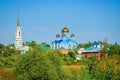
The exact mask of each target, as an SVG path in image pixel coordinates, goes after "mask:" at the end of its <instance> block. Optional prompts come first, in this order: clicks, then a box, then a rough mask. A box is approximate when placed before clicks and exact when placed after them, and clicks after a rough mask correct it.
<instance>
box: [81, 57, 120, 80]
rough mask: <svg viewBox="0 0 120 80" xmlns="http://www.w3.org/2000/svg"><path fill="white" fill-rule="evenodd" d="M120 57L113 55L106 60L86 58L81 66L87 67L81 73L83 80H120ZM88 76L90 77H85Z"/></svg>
mask: <svg viewBox="0 0 120 80" xmlns="http://www.w3.org/2000/svg"><path fill="white" fill-rule="evenodd" d="M119 57H120V56H119V55H112V56H108V57H107V59H105V60H104V59H103V60H97V59H95V58H94V57H91V58H89V59H86V58H84V59H83V60H82V62H81V65H84V66H86V67H85V68H83V69H82V71H81V72H80V74H81V80H119V79H120V77H119V75H120V68H119V67H120V62H119V60H120V59H119ZM86 75H87V76H88V77H85V76H86Z"/></svg>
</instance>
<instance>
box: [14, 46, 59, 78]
mask: <svg viewBox="0 0 120 80" xmlns="http://www.w3.org/2000/svg"><path fill="white" fill-rule="evenodd" d="M48 55H49V56H48ZM59 63H60V62H59V59H58V57H57V55H54V52H52V53H51V52H48V53H47V52H46V51H44V50H42V49H41V47H40V46H38V45H37V46H35V49H33V50H31V51H28V52H27V53H26V54H23V55H20V58H19V61H18V63H17V65H16V70H15V75H16V78H17V79H18V80H23V79H24V80H59V78H60V74H61V73H60V72H58V71H59V70H60V67H61V65H60V64H59Z"/></svg>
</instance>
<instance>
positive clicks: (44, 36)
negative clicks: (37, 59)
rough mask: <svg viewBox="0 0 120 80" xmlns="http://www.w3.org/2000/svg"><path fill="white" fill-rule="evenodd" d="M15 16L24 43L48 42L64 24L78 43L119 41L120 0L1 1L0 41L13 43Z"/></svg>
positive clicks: (52, 39) (53, 38) (59, 31)
mask: <svg viewBox="0 0 120 80" xmlns="http://www.w3.org/2000/svg"><path fill="white" fill-rule="evenodd" d="M17 15H19V17H20V25H21V30H22V38H23V41H24V42H26V41H32V40H34V41H36V42H37V43H41V42H47V43H49V44H50V43H51V42H52V41H54V40H55V38H56V37H55V35H56V34H57V33H59V34H62V33H61V30H62V28H64V27H65V26H66V27H67V28H68V29H69V31H70V34H72V33H74V34H75V38H76V41H77V42H78V43H87V42H89V41H91V42H94V41H98V40H100V41H104V39H105V38H107V39H108V42H109V43H113V44H114V43H115V42H117V43H119V44H120V0H0V43H3V44H5V45H7V44H11V43H14V38H15V30H16V25H17Z"/></svg>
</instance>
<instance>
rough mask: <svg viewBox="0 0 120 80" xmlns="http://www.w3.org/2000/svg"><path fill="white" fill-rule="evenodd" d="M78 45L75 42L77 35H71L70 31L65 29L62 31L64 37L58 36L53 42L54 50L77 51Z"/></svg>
mask: <svg viewBox="0 0 120 80" xmlns="http://www.w3.org/2000/svg"><path fill="white" fill-rule="evenodd" d="M77 45H78V43H77V42H76V40H75V35H74V34H70V33H69V29H68V28H66V27H64V28H63V29H62V35H60V34H56V39H55V40H54V41H53V42H52V49H54V50H59V49H67V50H74V49H77Z"/></svg>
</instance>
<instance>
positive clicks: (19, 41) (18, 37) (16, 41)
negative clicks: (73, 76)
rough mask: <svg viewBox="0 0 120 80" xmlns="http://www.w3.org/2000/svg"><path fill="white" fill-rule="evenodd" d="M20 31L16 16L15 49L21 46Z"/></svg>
mask: <svg viewBox="0 0 120 80" xmlns="http://www.w3.org/2000/svg"><path fill="white" fill-rule="evenodd" d="M21 34H22V33H21V29H20V20H19V16H17V27H16V32H15V42H14V46H15V47H16V48H19V47H21V46H22V35H21Z"/></svg>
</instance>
